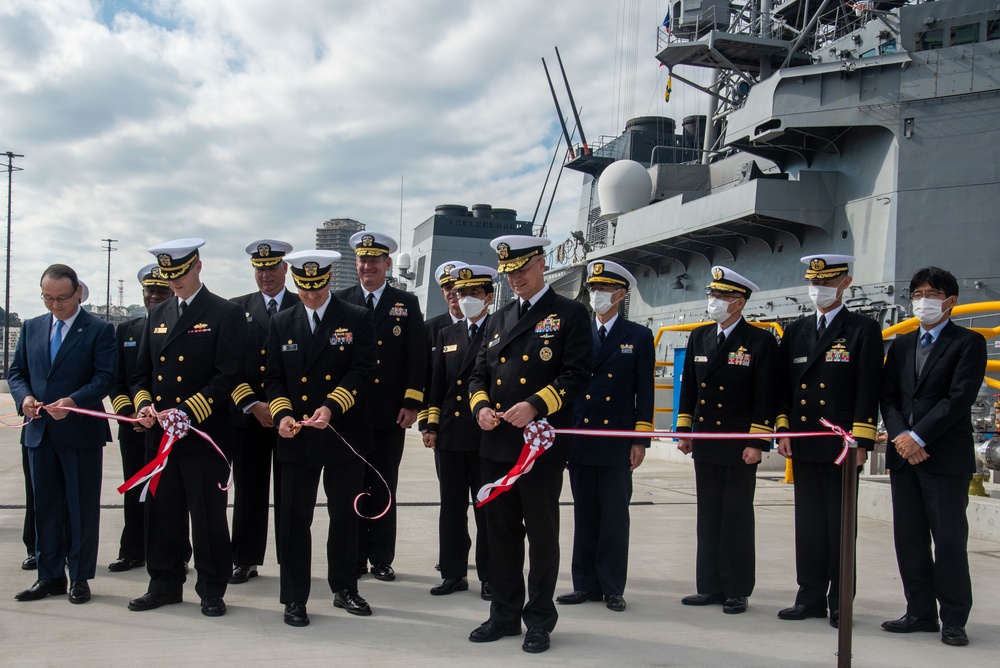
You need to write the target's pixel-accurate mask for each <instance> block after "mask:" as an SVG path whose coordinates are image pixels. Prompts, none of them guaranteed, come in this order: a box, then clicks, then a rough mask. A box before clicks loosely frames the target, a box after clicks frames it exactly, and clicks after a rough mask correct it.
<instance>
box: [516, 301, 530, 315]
mask: <svg viewBox="0 0 1000 668" xmlns="http://www.w3.org/2000/svg"><path fill="white" fill-rule="evenodd" d="M529 308H531V302H526V301H522V302H521V304H520V305H519V306H518V307H517V317H518V318H523V317H524V314H525V313H527V312H528V309H529Z"/></svg>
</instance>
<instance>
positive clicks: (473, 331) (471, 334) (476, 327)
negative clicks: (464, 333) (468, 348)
mask: <svg viewBox="0 0 1000 668" xmlns="http://www.w3.org/2000/svg"><path fill="white" fill-rule="evenodd" d="M478 331H479V325H477V324H476V323H472V324H471V325H469V340H470V341H471V340H472V339H474V338H476V332H478Z"/></svg>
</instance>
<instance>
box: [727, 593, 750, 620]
mask: <svg viewBox="0 0 1000 668" xmlns="http://www.w3.org/2000/svg"><path fill="white" fill-rule="evenodd" d="M749 604H750V603H749V601H747V597H746V596H731V597H729V598H727V599H726V602H725V603H723V604H722V611H723V612H724V613H726V614H727V615H738V614H740V613H741V612H746V611H747V606H748V605H749Z"/></svg>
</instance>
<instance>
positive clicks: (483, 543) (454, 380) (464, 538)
mask: <svg viewBox="0 0 1000 668" xmlns="http://www.w3.org/2000/svg"><path fill="white" fill-rule="evenodd" d="M451 271H452V273H453V274H454V279H453V283H454V289H455V291H456V292H457V293H458V294H459V295H460V296H459V299H458V304H459V308H460V309H461V311H460V312H461V313H462V314H463V316H465V319H464V320H460V321H459V322H457V323H455V324H454V325H452V326H450V327H445V328H444V329H442V330H441V332H440V333H439V334H438V337H437V341H436V343H435V347H434V349H435V352H434V353H433V354H432V357H431V360H432V366H433V372H432V374H431V382H430V385H429V390H428V392H429V395H430V398H429V402H428V403H429V408H428V409H427V412H428V418H427V431H426V433H425V434H424V445H425V446H427V447H429V448H433V449H434V454H435V457H436V458H437V462H438V464H439V465H440V468H439V474H438V485H439V489H440V491H441V511H440V514H439V516H438V549H439V554H440V555H441V576H442V577H443V578H444V579H443V580H442V581H441V583H440V584H438V585H437V586H435V587H433V588H432V589H431V594H432V595H434V596H444V595H447V594H451V593H452V592H455V591H465V590H467V589H468V588H469V580H468V577H467V575H468V571H469V548H470V547H471V546H472V540H471V538H470V537H469V499H470V496H471V498H473V499H475V497H476V494H477V493H478V492H479V489H480V488H481V487H482V486H483V474H482V467H481V465H480V461H479V441H480V436H481V433H482V432H481V431H480V429H479V425H478V424H477V423H476V419H475V417H474V416H473V415H472V412H471V411H470V409H469V401H468V395H467V392H466V390H468V388H469V376H471V375H472V369H473V367H474V366H475V363H476V356H477V355H478V353H479V349H480V348H481V347H482V343H483V331H484V328H485V326H486V323H487V320H488V319H489V307H490V305H491V304H492V303H493V281H495V280H496V277H497V272H496V270H494V269H490V268H489V267H484V266H482V265H467V264H464V263H463V264H462V265H461V266H460V267H453V268H452V270H451ZM473 514H474V515H475V519H476V575H477V576H478V578H479V582H480V588H479V595H480V596H481V597H482V598H483V599H484V600H487V601H488V600H490V597H491V596H492V594H491V590H490V588H489V540H488V537H487V533H486V511H485V509H484V508H479V507H477V508H474V509H473Z"/></svg>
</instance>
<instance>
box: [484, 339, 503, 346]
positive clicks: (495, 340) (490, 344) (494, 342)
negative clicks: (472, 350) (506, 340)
mask: <svg viewBox="0 0 1000 668" xmlns="http://www.w3.org/2000/svg"><path fill="white" fill-rule="evenodd" d="M498 343H500V339H493V340H492V341H490V342H489V343H488V344H486V347H487V348H492V347H493V346H495V345H496V344H498Z"/></svg>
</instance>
